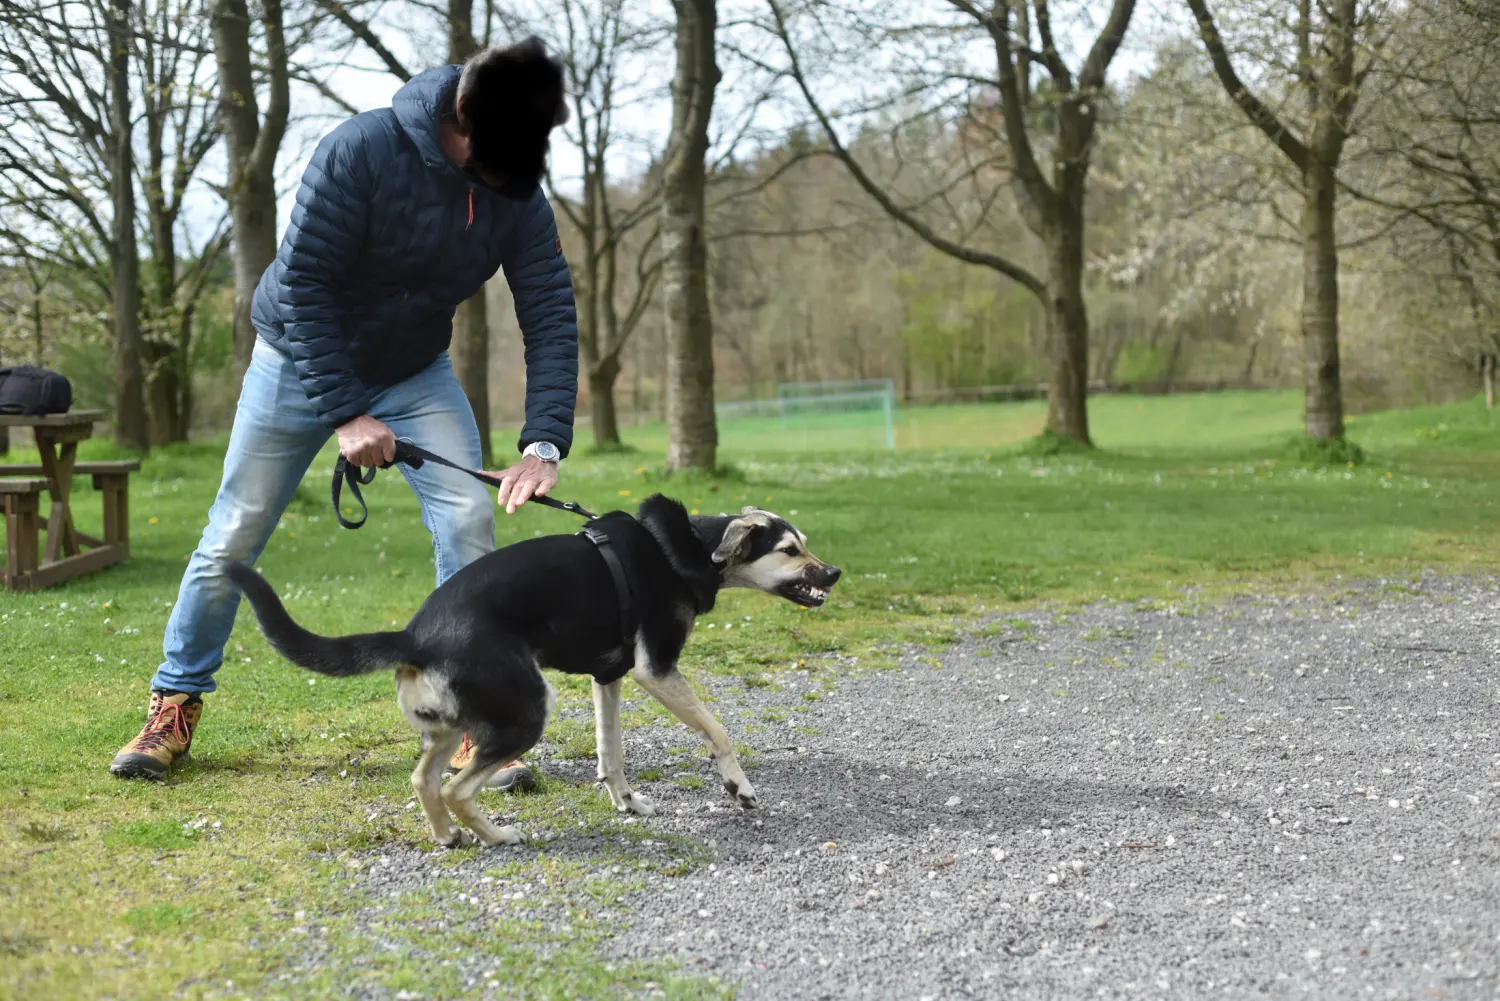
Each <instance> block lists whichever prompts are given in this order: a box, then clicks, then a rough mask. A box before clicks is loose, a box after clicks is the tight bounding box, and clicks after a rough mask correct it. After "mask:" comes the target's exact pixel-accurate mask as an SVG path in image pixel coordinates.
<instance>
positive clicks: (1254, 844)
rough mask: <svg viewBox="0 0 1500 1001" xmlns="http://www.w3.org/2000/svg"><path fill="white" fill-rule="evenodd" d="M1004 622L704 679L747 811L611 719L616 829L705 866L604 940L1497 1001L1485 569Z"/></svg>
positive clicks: (665, 731) (837, 959)
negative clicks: (803, 669) (778, 668)
mask: <svg viewBox="0 0 1500 1001" xmlns="http://www.w3.org/2000/svg"><path fill="white" fill-rule="evenodd" d="M1021 619H1024V621H1025V624H1026V628H1019V626H1018V623H1019V622H1020V619H1005V620H1000V621H996V622H993V623H990V624H989V627H988V632H989V634H990V635H988V636H974V637H973V638H971V639H969V640H966V641H965V642H963V643H962V644H960V645H958V646H956V647H952V648H949V649H947V650H945V651H943V652H941V653H931V654H917V653H913V655H912V656H910V657H908V658H906V659H905V661H904V663H903V665H902V667H901V668H900V669H899V670H895V671H881V672H873V673H869V674H865V675H860V676H856V677H852V678H851V677H847V676H839V677H832V678H831V679H830V680H832V681H834V682H835V683H836V684H837V688H836V689H834V690H824V689H823V684H822V682H823V679H824V678H830V676H831V675H835V674H836V672H828V671H825V672H822V673H821V674H818V675H810V676H809V675H790V676H787V677H785V678H782V679H780V680H781V682H782V684H781V685H780V687H777V688H748V689H747V688H745V687H743V686H742V685H740V684H739V683H738V682H734V681H731V680H722V681H721V680H714V681H712V682H710V686H709V687H711V688H712V689H714V690H715V691H717V692H718V693H719V701H718V703H717V705H716V706H715V707H714V708H715V711H716V712H717V713H718V715H719V717H720V719H721V720H722V721H723V722H724V723H725V725H726V727H727V728H728V729H729V731H730V733H731V735H732V736H733V737H734V739H735V740H736V741H737V742H742V743H746V744H750V745H753V746H755V747H756V748H757V749H759V756H760V765H759V767H758V768H757V769H755V770H754V771H752V772H750V776H751V779H752V781H753V782H754V783H755V785H756V787H757V790H758V792H759V794H760V798H761V802H762V803H763V804H767V805H768V806H769V809H764V810H760V811H757V812H753V813H741V812H739V811H738V810H734V809H730V808H729V807H728V800H727V798H726V797H725V796H724V795H723V794H722V793H721V792H720V791H719V790H718V788H717V785H716V784H715V783H714V782H713V781H711V780H710V781H708V782H706V783H705V785H704V786H703V788H701V789H698V790H692V789H687V788H683V787H682V786H680V785H677V784H674V783H673V782H672V781H671V779H672V777H673V776H679V775H680V774H681V773H682V772H684V771H687V772H690V773H692V774H697V775H703V776H704V777H705V778H709V774H708V772H707V766H706V765H705V764H703V763H702V760H701V758H700V757H690V756H688V755H683V754H680V753H674V752H673V751H672V749H673V748H681V747H684V746H686V745H689V744H690V743H692V741H691V740H690V739H689V735H688V734H687V732H686V731H685V730H684V729H682V728H680V727H669V726H665V725H663V726H651V727H646V728H641V729H635V730H630V731H627V734H626V738H625V746H626V754H627V758H628V763H629V768H630V769H631V772H632V774H635V773H637V772H639V771H641V770H643V769H648V768H658V769H663V770H665V772H666V774H667V778H666V779H664V780H662V781H656V782H650V783H641V784H638V788H641V789H643V790H644V791H645V792H647V794H648V795H650V796H651V797H652V799H653V801H654V802H655V803H656V805H657V807H658V810H659V815H658V816H657V817H655V818H653V819H651V820H647V821H642V822H641V824H642V826H644V827H646V828H649V829H650V830H651V831H660V832H664V833H668V832H669V833H671V834H676V835H684V836H687V837H690V838H693V839H696V840H698V841H700V842H704V843H708V844H710V845H711V847H712V849H713V851H714V853H715V855H716V860H715V862H714V864H712V865H708V866H700V867H698V868H696V869H694V870H693V871H691V872H689V873H688V874H687V875H684V876H676V877H673V876H660V875H658V876H653V877H652V878H651V881H650V884H649V886H648V888H647V889H646V890H645V891H644V892H640V893H636V894H633V895H632V896H631V897H630V898H629V902H628V908H629V914H628V916H627V917H624V918H622V923H621V924H620V926H619V929H618V933H617V935H616V936H615V937H614V938H612V939H610V940H609V942H608V944H607V946H606V948H607V949H608V950H610V951H612V952H613V953H614V954H615V955H616V956H617V957H619V958H621V959H627V958H628V959H662V958H667V959H674V960H676V961H678V962H680V963H682V964H683V966H684V967H685V968H686V969H687V970H690V971H693V970H696V971H699V972H703V973H710V974H715V975H717V976H719V977H720V978H722V979H724V980H725V981H728V982H731V983H736V984H738V997H740V998H743V999H776V1001H794V999H822V998H893V999H912V1001H917V999H922V998H928V999H933V1001H937V999H948V998H997V997H1019V998H1028V999H1031V998H1060V997H1066V998H1085V997H1107V998H1115V997H1118V998H1129V999H1141V998H1203V997H1229V998H1234V997H1248V996H1252V995H1255V996H1270V997H1291V996H1300V997H1317V998H1345V997H1347V998H1355V997H1375V998H1387V997H1389V998H1412V997H1419V998H1420V997H1432V998H1441V997H1450V998H1477V997H1485V998H1490V997H1500V715H1497V703H1500V674H1497V672H1496V670H1495V667H1494V664H1495V660H1496V654H1497V653H1500V633H1497V626H1500V587H1497V584H1496V582H1493V581H1471V580H1454V579H1445V578H1437V577H1429V578H1426V579H1424V580H1423V581H1422V582H1421V584H1420V585H1419V586H1417V587H1414V588H1407V587H1402V588H1392V589H1383V588H1380V587H1377V586H1370V587H1362V588H1356V589H1351V590H1349V591H1347V592H1344V593H1343V594H1342V596H1341V597H1340V596H1329V595H1325V596H1323V597H1320V598H1297V599H1293V598H1276V599H1267V600H1241V601H1238V602H1234V603H1231V604H1228V605H1222V606H1215V607H1208V608H1198V609H1193V610H1191V611H1186V610H1177V609H1168V608H1160V607H1146V606H1130V605H1112V606H1104V605H1101V606H1096V607H1092V608H1088V609H1085V610H1082V611H1080V612H1078V613H1077V614H1074V615H1070V616H1067V617H1066V618H1065V619H1057V618H1056V617H1055V616H1054V615H1053V614H1052V613H1050V612H1032V613H1027V614H1025V615H1023V616H1021ZM813 692H820V693H821V695H820V696H819V697H817V698H816V699H809V698H806V697H805V693H808V694H810V693H813ZM751 727H762V728H764V729H759V730H752V729H750V728H751ZM544 767H546V768H547V770H548V771H549V772H551V773H553V774H565V775H568V776H570V777H573V778H578V779H585V778H588V777H589V776H590V774H591V766H590V765H588V764H587V763H585V762H577V761H570V762H562V761H555V762H544ZM601 795H602V794H601ZM492 803H493V808H494V809H497V810H498V809H501V808H502V807H503V801H494V800H492ZM777 804H779V805H777ZM565 841H566V838H565V837H564V838H562V839H559V840H554V841H553V842H552V843H551V844H550V845H549V846H548V849H549V850H550V851H558V850H562V851H564V852H565V853H567V854H570V855H572V854H575V852H574V850H573V848H572V847H569V846H566V845H565V844H564V843H563V842H565ZM576 848H577V851H576V857H577V858H579V859H582V860H587V859H589V858H590V853H591V852H592V851H594V850H596V849H597V848H598V845H597V844H594V845H588V844H580V845H578V846H576ZM523 850H524V849H523ZM419 857H420V856H419ZM490 864H493V863H490ZM404 868H405V867H404V866H393V867H391V868H389V869H386V870H385V871H386V872H390V873H394V872H398V871H401V870H402V869H404ZM439 872H440V873H441V875H442V876H444V877H453V876H454V875H455V872H454V870H453V869H452V868H443V869H438V868H436V867H434V868H431V869H430V873H431V875H436V874H438V873H439ZM382 878H394V877H393V876H392V877H382ZM402 878H404V879H422V878H427V877H424V875H423V872H422V871H421V870H420V869H417V870H410V869H408V870H406V872H405V873H404V875H403V877H402ZM501 889H502V890H503V889H504V888H501ZM486 892H491V891H490V889H489V888H487V891H486Z"/></svg>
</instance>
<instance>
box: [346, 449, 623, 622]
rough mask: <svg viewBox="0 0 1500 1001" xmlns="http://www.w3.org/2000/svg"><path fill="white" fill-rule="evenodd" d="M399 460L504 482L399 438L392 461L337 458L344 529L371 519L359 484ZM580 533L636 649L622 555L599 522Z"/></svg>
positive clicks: (569, 507)
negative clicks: (599, 563) (347, 496)
mask: <svg viewBox="0 0 1500 1001" xmlns="http://www.w3.org/2000/svg"><path fill="white" fill-rule="evenodd" d="M398 462H400V463H404V464H406V465H408V466H410V467H411V468H412V469H421V468H422V465H423V464H424V463H427V462H435V463H437V464H438V465H439V466H447V467H448V468H449V469H456V470H458V471H459V472H460V473H465V474H467V475H469V476H472V477H474V479H476V480H478V481H479V482H481V483H484V484H486V485H488V486H492V487H498V486H500V485H501V484H502V482H503V481H502V480H501V478H500V477H498V476H492V475H490V474H489V473H482V472H480V471H479V470H477V469H469V468H468V467H467V466H460V465H459V464H458V463H456V462H453V461H452V460H449V459H445V458H443V457H442V456H441V455H438V454H437V453H435V452H429V451H427V449H425V448H421V447H420V446H418V445H414V444H412V442H410V441H408V440H407V439H405V438H402V439H399V440H397V442H396V454H395V457H394V458H392V459H391V461H390V462H384V463H381V464H380V465H379V466H372V467H370V468H369V469H365V468H363V467H362V466H356V465H354V464H353V463H351V462H350V461H349V460H348V459H346V458H344V457H343V456H342V455H340V456H339V458H338V462H336V463H334V466H333V489H332V491H331V493H332V496H333V516H334V517H335V518H337V519H338V521H339V524H340V525H342V526H343V527H344V528H360V527H362V526H363V525H364V523H365V522H366V521H368V520H369V518H370V507H369V505H368V504H366V503H365V498H364V495H363V494H362V493H360V490H359V488H360V485H361V484H364V485H365V486H369V485H370V484H371V483H373V482H375V473H376V472H377V471H378V470H380V469H389V468H390V467H391V466H393V465H395V464H396V463H398ZM346 483H347V484H348V485H349V493H351V494H353V495H354V500H355V501H356V502H358V504H359V507H360V517H359V520H358V521H350V520H349V519H348V518H345V517H344V509H343V506H342V505H341V504H340V500H341V498H342V494H343V488H344V484H346ZM531 500H532V501H533V502H535V503H537V504H541V505H543V506H545V507H551V508H556V509H557V510H559V511H569V512H571V513H573V514H576V515H581V516H583V517H585V518H587V519H589V520H590V521H595V520H597V519H598V517H599V516H598V515H597V514H594V513H593V512H592V511H590V510H588V509H587V508H585V507H583V506H582V505H581V504H578V503H576V502H574V501H560V500H554V499H553V498H551V497H545V496H541V495H535V494H534V495H532V498H531ZM578 534H579V535H581V536H583V537H584V538H585V539H588V540H589V541H590V542H592V543H593V544H594V548H595V549H598V550H599V555H600V556H602V557H604V563H605V565H606V566H608V567H609V576H610V578H611V580H612V581H613V582H614V585H615V598H616V600H617V601H619V603H620V634H621V639H622V642H623V643H624V645H625V648H626V649H627V650H629V649H633V648H634V646H635V631H636V621H635V610H634V607H635V603H634V602H632V601H631V600H630V578H628V577H626V576H625V565H624V564H623V563H621V562H620V556H619V554H618V553H616V552H615V548H614V545H613V544H612V543H611V542H610V541H609V535H608V534H606V533H605V531H604V529H602V528H600V527H599V526H597V525H585V526H584V527H583V530H582V531H581V532H579V533H578Z"/></svg>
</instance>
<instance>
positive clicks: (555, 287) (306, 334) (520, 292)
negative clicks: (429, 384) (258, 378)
mask: <svg viewBox="0 0 1500 1001" xmlns="http://www.w3.org/2000/svg"><path fill="white" fill-rule="evenodd" d="M459 69H460V68H459V67H458V66H444V67H441V68H439V69H435V70H430V71H428V72H426V73H423V74H422V75H421V76H418V77H416V78H415V79H413V80H412V81H411V82H409V83H407V84H406V85H405V86H404V87H402V88H401V89H400V90H399V91H397V93H396V96H395V99H394V100H393V101H392V102H391V104H392V106H391V107H389V108H380V109H378V110H375V111H367V112H364V113H363V114H360V115H356V116H355V117H353V118H351V119H349V120H348V121H347V122H344V123H343V124H342V125H340V126H339V127H338V128H336V129H334V130H333V131H332V132H331V133H329V134H328V136H327V137H326V138H324V140H323V141H322V142H321V143H320V144H319V145H318V149H317V151H316V152H315V153H314V154H313V158H312V162H311V163H309V164H308V166H307V171H306V173H304V174H303V175H302V186H301V187H300V188H299V189H298V191H297V204H296V207H295V208H293V209H292V218H291V224H290V225H289V226H288V227H287V231H286V236H285V237H284V238H283V239H282V241H281V250H280V251H279V253H278V254H277V256H276V260H275V262H274V263H272V265H271V266H270V267H269V268H267V269H266V273H265V274H264V275H263V276H261V280H260V285H259V286H258V287H257V288H256V290H255V300H254V304H253V306H252V309H251V316H252V319H253V321H254V323H255V328H256V331H257V332H258V333H259V335H260V336H261V337H262V338H264V339H265V340H266V341H268V342H269V343H270V344H271V345H272V346H273V347H275V348H276V349H278V350H279V351H281V352H282V353H283V354H286V355H288V356H289V357H290V358H291V359H292V361H293V363H294V364H295V365H296V368H297V376H298V378H299V379H301V381H302V388H303V389H304V391H306V393H307V398H308V400H309V401H311V402H312V405H313V406H314V407H315V408H316V409H317V412H318V415H319V416H320V417H321V418H322V420H323V421H324V422H325V423H327V424H328V425H329V426H330V427H337V426H338V425H340V424H342V423H344V422H345V421H348V420H350V419H352V418H354V417H358V416H359V415H360V414H363V413H366V412H368V410H369V407H370V403H371V393H372V390H374V389H377V388H380V387H384V386H390V385H394V384H395V383H398V382H400V381H401V380H403V379H405V378H407V377H409V376H411V375H414V374H415V373H417V372H418V371H420V370H422V369H423V368H425V367H426V366H428V365H429V364H431V363H432V361H433V360H434V359H435V358H437V356H438V354H439V353H441V352H442V351H445V350H447V348H448V344H449V341H450V340H451V339H452V336H453V314H454V312H455V311H456V310H457V309H458V306H459V304H460V303H462V302H463V301H464V300H465V299H467V298H469V297H470V296H472V295H473V294H474V293H475V292H478V291H479V289H480V287H481V286H482V285H483V284H484V282H485V281H486V280H487V279H489V278H490V277H491V276H493V275H494V274H495V272H496V271H497V270H498V269H500V268H502V267H503V268H504V269H505V278H506V281H507V282H508V283H509V284H510V288H511V292H512V294H513V296H514V298H515V303H516V317H517V319H518V320H519V321H520V324H521V334H522V339H523V341H524V344H525V354H526V425H525V427H524V429H523V430H522V432H521V440H520V443H519V444H520V446H521V447H524V446H525V445H527V444H529V443H531V442H534V441H550V442H552V443H553V444H554V445H556V446H557V447H558V448H559V449H561V450H562V452H563V454H564V455H566V454H567V452H568V447H569V446H570V445H571V444H572V441H573V408H574V404H575V402H576V399H577V395H578V326H577V312H576V308H575V306H574V302H573V286H572V282H571V281H570V279H569V276H568V266H567V263H566V262H565V261H564V260H563V255H562V246H561V244H560V243H559V241H558V238H557V226H556V223H555V222H554V220H553V217H552V208H551V206H550V205H548V204H547V198H546V196H545V195H544V194H543V193H542V190H541V188H540V187H538V186H536V185H531V184H528V185H525V186H524V187H518V188H514V189H506V190H503V191H501V190H495V189H493V188H489V187H486V186H485V185H484V184H483V183H481V182H479V181H478V180H476V179H475V178H473V177H472V176H471V175H470V174H469V173H468V172H466V171H464V170H462V169H461V168H459V167H457V166H455V165H454V164H453V162H452V161H450V160H449V159H448V158H447V157H446V156H445V155H444V153H443V149H442V145H441V143H440V141H439V138H438V131H437V125H438V120H439V116H440V115H447V114H450V113H451V110H452V107H453V97H454V92H455V90H456V89H457V86H458V75H459Z"/></svg>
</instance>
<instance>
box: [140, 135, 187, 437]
mask: <svg viewBox="0 0 1500 1001" xmlns="http://www.w3.org/2000/svg"><path fill="white" fill-rule="evenodd" d="M147 133H148V135H147V147H148V152H149V156H150V166H149V172H148V176H147V178H146V184H145V190H146V215H147V218H148V220H149V222H150V228H151V267H150V271H151V281H150V283H149V293H148V295H147V301H148V303H149V305H148V306H147V316H148V317H149V319H150V323H149V325H148V327H147V329H146V330H145V332H144V337H143V343H142V345H141V350H142V356H143V359H144V362H145V366H144V367H145V376H146V436H147V440H148V441H149V442H150V444H151V447H152V448H156V447H157V446H159V445H169V444H171V443H172V442H177V441H186V440H187V427H186V425H187V415H186V414H184V413H183V412H182V409H181V404H182V393H181V386H182V380H183V378H185V376H186V372H187V359H186V358H185V357H183V356H181V355H180V354H179V348H180V347H186V345H184V344H182V342H181V341H180V339H179V336H178V335H179V332H180V327H179V325H178V322H177V295H176V293H177V239H176V234H175V233H174V232H173V230H172V223H173V220H172V219H171V218H170V217H169V211H168V209H167V203H166V197H165V193H164V192H163V191H162V186H161V181H162V125H161V118H160V117H159V116H158V117H156V118H155V119H154V120H153V118H152V116H149V115H148V117H147Z"/></svg>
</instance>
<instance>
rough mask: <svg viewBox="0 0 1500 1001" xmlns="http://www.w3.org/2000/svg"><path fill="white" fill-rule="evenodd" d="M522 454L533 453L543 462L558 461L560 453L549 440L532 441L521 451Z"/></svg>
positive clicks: (560, 456)
mask: <svg viewBox="0 0 1500 1001" xmlns="http://www.w3.org/2000/svg"><path fill="white" fill-rule="evenodd" d="M521 454H522V455H534V456H536V457H537V458H538V459H541V460H542V461H543V462H558V461H559V460H561V459H562V453H561V452H559V451H558V450H557V446H556V445H554V444H552V443H551V442H550V441H534V442H532V443H531V444H530V445H527V446H526V448H525V449H523V450H522V451H521Z"/></svg>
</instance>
